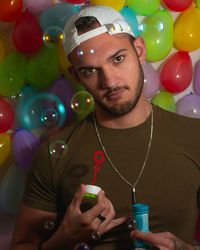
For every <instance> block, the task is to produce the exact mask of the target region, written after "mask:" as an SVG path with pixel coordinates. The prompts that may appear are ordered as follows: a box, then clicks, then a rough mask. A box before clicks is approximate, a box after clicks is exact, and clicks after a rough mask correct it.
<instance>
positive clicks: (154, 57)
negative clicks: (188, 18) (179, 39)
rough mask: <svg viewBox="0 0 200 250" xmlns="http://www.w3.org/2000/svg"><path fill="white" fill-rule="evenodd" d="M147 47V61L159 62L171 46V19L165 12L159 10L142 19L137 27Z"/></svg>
mask: <svg viewBox="0 0 200 250" xmlns="http://www.w3.org/2000/svg"><path fill="white" fill-rule="evenodd" d="M138 29H139V31H140V32H141V36H142V37H143V38H144V40H145V43H146V47H147V58H146V59H147V61H152V62H154V61H160V60H162V59H163V58H165V57H166V56H167V55H168V54H169V53H170V51H171V49H172V46H173V19H172V16H171V14H170V13H169V12H168V11H166V10H159V11H157V12H155V13H154V14H153V15H150V16H148V17H146V19H144V21H143V22H142V23H141V25H140V26H139V27H138Z"/></svg>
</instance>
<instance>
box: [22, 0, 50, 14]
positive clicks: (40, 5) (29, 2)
mask: <svg viewBox="0 0 200 250" xmlns="http://www.w3.org/2000/svg"><path fill="white" fill-rule="evenodd" d="M51 5H53V1H52V0H34V1H33V0H24V6H25V7H26V8H27V9H28V10H29V11H30V12H31V13H33V14H38V13H40V12H42V11H43V10H45V9H47V8H48V7H50V6H51Z"/></svg>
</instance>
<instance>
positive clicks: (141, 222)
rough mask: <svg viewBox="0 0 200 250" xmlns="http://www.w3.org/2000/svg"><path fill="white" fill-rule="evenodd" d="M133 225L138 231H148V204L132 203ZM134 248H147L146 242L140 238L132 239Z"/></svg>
mask: <svg viewBox="0 0 200 250" xmlns="http://www.w3.org/2000/svg"><path fill="white" fill-rule="evenodd" d="M132 209H133V216H134V221H135V226H136V228H137V229H138V230H139V231H142V232H148V231H149V205H147V204H142V203H135V204H133V205H132ZM134 247H135V248H143V249H148V244H147V243H145V242H144V241H142V240H139V239H134Z"/></svg>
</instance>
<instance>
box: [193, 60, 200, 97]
mask: <svg viewBox="0 0 200 250" xmlns="http://www.w3.org/2000/svg"><path fill="white" fill-rule="evenodd" d="M194 88H195V91H196V93H197V95H200V60H199V61H198V62H197V64H196V66H195V73H194Z"/></svg>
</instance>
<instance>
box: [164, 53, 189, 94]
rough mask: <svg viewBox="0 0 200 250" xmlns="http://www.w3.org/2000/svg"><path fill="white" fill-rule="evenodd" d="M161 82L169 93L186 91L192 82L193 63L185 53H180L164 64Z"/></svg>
mask: <svg viewBox="0 0 200 250" xmlns="http://www.w3.org/2000/svg"><path fill="white" fill-rule="evenodd" d="M160 81H161V83H162V85H163V86H164V87H165V89H166V90H167V91H169V92H172V93H176V92H181V91H183V90H185V89H186V88H187V87H188V86H189V85H190V82H191V81H192V61H191V58H190V55H189V54H188V53H187V52H185V51H178V52H176V53H175V54H174V55H172V56H171V57H170V58H169V59H168V60H166V61H165V62H164V65H163V67H162V69H161V72H160Z"/></svg>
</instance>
